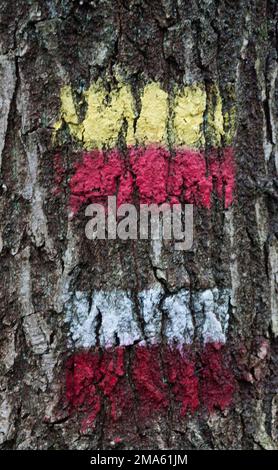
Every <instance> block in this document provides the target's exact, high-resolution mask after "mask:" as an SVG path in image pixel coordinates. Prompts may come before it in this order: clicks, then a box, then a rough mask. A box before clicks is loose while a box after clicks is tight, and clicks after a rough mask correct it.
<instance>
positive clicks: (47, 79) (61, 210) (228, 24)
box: [0, 0, 278, 449]
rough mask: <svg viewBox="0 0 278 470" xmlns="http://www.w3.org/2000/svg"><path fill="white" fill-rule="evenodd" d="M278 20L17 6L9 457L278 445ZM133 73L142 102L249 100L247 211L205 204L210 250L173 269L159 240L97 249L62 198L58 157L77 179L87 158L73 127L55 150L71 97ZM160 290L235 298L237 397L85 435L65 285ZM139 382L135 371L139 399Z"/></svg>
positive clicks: (217, 5)
mask: <svg viewBox="0 0 278 470" xmlns="http://www.w3.org/2000/svg"><path fill="white" fill-rule="evenodd" d="M275 9H276V2H275V0H241V1H239V0H226V1H222V0H203V1H197V0H184V1H182V0H154V1H146V0H136V1H135V0H134V1H131V0H130V1H122V0H115V1H112V0H94V1H85V0H84V1H82V2H81V1H70V0H64V1H55V0H48V1H35V0H30V1H28V2H26V1H20V0H18V1H17V0H9V1H7V0H6V1H2V2H1V6H0V11H1V38H0V39H1V56H0V76H1V80H0V98H1V112H0V156H1V160H0V161H1V205H0V208H1V219H0V236H1V238H0V240H1V244H0V245H1V254H0V259H1V279H0V299H1V304H0V306H1V310H0V319H1V338H0V353H1V369H0V370H1V388H0V442H1V447H2V448H3V449H10V448H11V449H62V448H72V449H89V448H90V449H95V448H113V446H114V447H115V446H120V448H132V447H133V448H154V449H156V448H170V449H171V448H177V449H191V448H197V449H229V448H230V449H234V448H238V449H262V448H264V449H277V446H278V395H277V392H278V373H277V371H278V343H277V336H278V307H277V303H278V301H277V298H278V290H277V276H278V254H277V227H278V225H277V223H278V222H277V197H278V194H277V180H275V178H276V176H277V167H278V155H277V138H278V134H277V117H278V113H277V103H278V88H277V83H278V82H277V16H276V15H277V13H276V11H275ZM118 70H121V73H124V75H125V79H126V81H127V82H128V83H130V84H131V85H132V89H133V92H134V93H135V95H136V93H137V92H138V90H139V88H140V86H142V84H145V83H147V82H148V81H156V82H160V83H161V86H162V87H163V89H165V90H170V89H171V87H172V86H173V83H176V84H178V85H182V84H183V83H187V82H198V83H204V84H205V86H206V87H209V86H210V84H211V83H217V84H218V87H219V89H220V93H221V96H222V102H223V107H224V108H225V107H226V108H228V107H229V102H230V100H231V94H234V97H235V101H236V113H237V118H236V124H237V125H236V133H235V137H234V142H233V147H234V153H235V162H236V191H235V197H234V203H233V205H232V207H230V208H229V209H225V208H224V206H223V205H221V204H220V203H217V201H216V202H215V204H214V205H213V207H212V209H211V211H210V212H209V214H207V213H206V212H205V211H202V209H200V210H199V211H198V212H197V214H196V219H195V224H196V236H195V245H194V246H195V248H194V251H193V252H184V253H182V252H175V251H173V250H172V251H171V250H166V249H165V250H164V251H163V256H162V259H161V260H160V262H159V263H161V264H159V265H157V262H156V261H155V260H154V257H153V256H152V255H151V254H150V248H149V243H148V242H140V243H139V242H138V243H137V242H133V241H127V242H121V241H118V240H115V241H113V240H112V241H110V242H99V243H98V244H93V243H92V242H90V241H88V240H86V239H85V236H84V224H85V217H84V216H83V215H78V217H77V218H75V219H74V221H69V219H68V212H67V188H66V186H65V190H64V191H63V193H62V195H61V194H60V195H58V196H57V195H55V194H54V193H53V188H54V186H55V158H54V157H55V155H56V154H57V151H59V152H60V154H62V155H63V158H64V161H66V171H67V172H68V173H67V174H68V175H70V174H71V168H72V165H73V162H74V161H76V154H78V151H79V150H80V145H79V144H78V143H76V142H75V141H74V140H73V139H72V137H71V134H70V132H68V130H67V127H66V126H64V128H63V130H62V132H61V135H60V138H59V139H60V140H59V144H58V143H57V141H54V140H53V126H54V124H55V122H56V121H57V120H58V116H59V109H60V90H61V87H62V86H63V85H65V84H67V85H69V84H71V86H72V89H73V90H75V92H76V93H77V95H78V93H81V91H80V90H83V89H84V88H88V86H89V85H90V84H91V83H92V82H93V81H95V80H97V79H98V78H99V77H107V76H108V77H110V78H109V79H110V80H111V81H112V82H113V80H114V77H115V76H116V75H117V71H118ZM231 90H232V92H231ZM138 93H139V92H138ZM82 112H85V110H83V111H82V106H80V113H81V114H82ZM81 117H82V116H81ZM120 144H121V143H120ZM161 273H162V274H161ZM154 282H155V283H157V284H159V285H161V287H162V288H163V289H164V296H165V298H167V296H168V297H169V296H170V295H171V293H173V292H178V291H179V289H181V288H182V287H184V286H186V287H187V288H189V289H195V290H196V289H197V290H201V289H207V288H208V287H215V286H216V287H219V288H222V287H229V288H231V298H230V306H229V312H230V321H229V330H228V340H227V346H226V347H227V350H228V351H229V360H230V363H231V369H232V371H233V374H234V376H235V381H236V389H235V393H234V396H233V402H232V404H231V406H230V407H229V408H228V409H227V410H220V409H215V410H213V413H209V412H208V411H207V410H206V409H203V408H202V407H201V408H199V409H198V411H197V412H196V413H192V414H191V413H190V412H188V413H187V414H186V416H185V417H180V415H179V414H176V413H175V412H174V411H173V410H172V409H171V407H170V408H169V410H168V412H167V413H166V414H163V413H161V414H159V413H158V415H156V416H154V417H153V418H152V419H151V420H150V421H149V422H147V423H145V422H141V421H140V419H139V418H137V419H135V418H134V417H133V416H130V417H129V419H127V420H126V421H125V422H124V421H123V422H121V421H120V422H119V423H118V424H117V428H116V431H115V430H114V429H112V428H113V426H112V424H111V422H110V420H109V417H108V416H107V413H106V407H105V406H104V405H103V406H102V408H101V412H100V413H99V414H98V416H97V418H96V422H95V426H94V427H92V428H88V429H86V430H85V431H83V432H82V431H81V430H80V417H79V414H80V413H82V410H81V411H80V413H71V412H70V410H69V407H68V405H67V403H66V401H65V400H64V399H63V397H64V396H65V363H66V361H67V357H68V355H69V354H70V353H71V352H72V351H69V347H68V338H67V335H68V326H67V324H66V323H65V322H64V316H65V312H64V304H63V293H64V290H65V288H66V287H67V286H70V289H71V290H72V291H82V292H85V293H86V292H87V293H88V295H90V293H91V292H92V291H93V289H97V288H105V289H107V290H109V289H111V290H112V289H115V288H118V287H120V288H121V289H130V288H132V289H133V292H134V295H135V296H136V293H137V292H138V291H139V290H140V289H142V288H144V287H145V286H146V285H149V284H151V283H154ZM67 288H68V287H67ZM128 354H130V355H132V354H133V353H132V351H127V352H126V355H127V356H128ZM129 359H130V358H129V357H126V358H125V361H126V363H127V364H128V363H129ZM158 360H159V356H158ZM133 379H134V376H132V372H131V370H129V368H128V367H127V369H126V380H127V381H129V382H130V384H129V385H130V386H131V388H132V381H133ZM135 399H136V398H135Z"/></svg>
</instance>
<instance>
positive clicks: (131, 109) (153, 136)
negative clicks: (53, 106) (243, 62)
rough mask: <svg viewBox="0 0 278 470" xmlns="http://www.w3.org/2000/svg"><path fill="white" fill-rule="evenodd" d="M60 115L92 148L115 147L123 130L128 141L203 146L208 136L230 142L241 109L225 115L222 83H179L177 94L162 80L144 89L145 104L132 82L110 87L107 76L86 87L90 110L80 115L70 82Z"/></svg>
mask: <svg viewBox="0 0 278 470" xmlns="http://www.w3.org/2000/svg"><path fill="white" fill-rule="evenodd" d="M60 98H61V109H60V119H59V120H58V121H57V123H56V124H55V126H54V128H55V132H57V131H58V130H59V129H60V128H61V126H62V124H63V122H64V123H66V124H67V125H68V128H69V131H70V133H71V135H72V136H73V138H74V139H76V140H77V141H79V142H80V143H81V145H82V146H83V147H84V148H86V149H92V148H103V147H104V148H111V147H113V146H115V145H116V144H117V142H118V140H119V137H120V136H121V135H122V137H124V139H125V141H126V143H127V145H132V144H136V143H138V144H146V143H148V144H149V143H163V144H166V145H167V143H169V141H170V140H171V142H172V143H174V144H175V145H182V146H188V147H193V148H199V147H202V146H204V143H205V141H206V142H208V143H209V144H210V145H212V146H221V145H222V144H223V141H224V144H225V145H229V144H231V142H232V139H233V135H234V129H235V109H234V107H231V109H230V110H229V112H226V113H225V115H224V116H223V112H222V99H221V95H220V92H219V89H218V87H217V86H216V85H213V86H212V87H211V89H210V90H209V92H207V91H206V90H205V87H204V86H203V85H198V84H195V85H191V86H186V87H184V88H183V89H177V90H176V91H175V93H174V98H173V97H172V96H171V97H169V96H168V93H166V92H165V91H164V90H163V89H162V87H161V86H160V84H159V83H157V82H151V83H149V84H147V85H146V86H145V87H144V89H143V90H142V93H141V103H140V109H137V108H136V101H135V98H134V96H133V94H132V91H131V88H130V86H129V85H127V84H125V83H121V82H119V83H118V84H117V86H115V87H114V88H112V90H110V92H108V91H107V89H106V88H105V85H104V83H103V82H102V81H101V80H98V81H97V82H95V83H93V84H92V85H91V86H90V87H89V89H88V90H86V91H85V92H84V99H85V101H86V104H87V111H86V114H85V118H84V120H83V121H80V120H79V117H78V113H77V108H76V106H77V105H76V103H75V102H74V97H73V93H72V89H71V87H70V86H68V85H67V86H64V87H63V88H62V90H61V95H60Z"/></svg>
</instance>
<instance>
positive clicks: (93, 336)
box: [65, 284, 230, 348]
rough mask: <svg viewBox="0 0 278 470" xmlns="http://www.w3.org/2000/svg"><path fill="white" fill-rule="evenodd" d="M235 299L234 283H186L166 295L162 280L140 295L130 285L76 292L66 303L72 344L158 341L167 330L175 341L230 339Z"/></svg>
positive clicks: (167, 335) (112, 344) (87, 344)
mask: <svg viewBox="0 0 278 470" xmlns="http://www.w3.org/2000/svg"><path fill="white" fill-rule="evenodd" d="M229 299H230V290H229V289H222V290H219V289H217V288H214V289H206V290H202V291H197V292H193V293H192V292H190V291H189V290H187V289H181V290H180V291H179V292H177V293H175V294H172V295H165V292H164V290H163V288H162V286H160V284H157V285H155V286H154V287H153V288H150V289H146V290H143V291H141V292H140V293H139V294H138V295H137V299H134V297H133V296H132V294H131V292H130V291H124V290H112V291H103V290H97V291H94V292H93V294H92V297H91V298H89V297H88V294H87V293H85V292H75V293H74V294H73V295H72V296H71V297H70V299H69V300H68V301H67V302H66V304H65V309H66V322H67V323H68V324H69V339H70V346H75V347H80V348H90V347H94V346H97V345H100V346H102V347H104V348H109V347H112V346H115V345H121V346H128V345H132V344H134V343H141V344H145V343H146V342H147V343H151V344H155V343H159V342H160V340H161V335H162V334H163V335H164V337H166V338H167V342H168V344H169V345H173V344H176V345H183V344H191V343H192V342H193V341H194V339H198V340H200V341H203V342H204V343H210V342H220V343H225V341H226V333H227V327H228V321H229ZM135 300H136V301H135Z"/></svg>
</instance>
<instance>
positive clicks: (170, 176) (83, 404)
mask: <svg viewBox="0 0 278 470" xmlns="http://www.w3.org/2000/svg"><path fill="white" fill-rule="evenodd" d="M211 93H212V94H213V99H211V98H212V96H208V95H207V91H206V90H205V88H204V87H203V86H202V85H198V84H195V85H191V86H186V87H183V88H182V89H181V88H176V89H175V90H174V91H173V93H171V94H169V93H167V92H166V91H165V90H163V89H162V87H161V86H160V85H159V84H158V83H155V82H153V83H149V84H147V85H146V86H145V87H144V89H142V91H141V101H140V105H138V100H137V101H136V100H135V98H134V96H133V94H132V90H131V88H130V87H129V85H127V84H124V83H122V82H119V83H118V84H117V85H115V86H114V87H112V89H109V91H107V90H106V88H105V85H104V83H103V82H102V81H100V80H99V81H97V82H96V83H93V84H92V85H91V86H90V87H89V89H88V90H87V91H85V92H84V96H83V100H85V102H86V106H87V108H86V112H85V116H84V118H83V120H80V118H79V112H78V103H77V102H76V100H75V98H74V94H73V92H72V89H71V88H70V87H69V86H65V87H64V88H63V89H62V91H61V112H60V119H59V120H58V122H57V123H56V125H55V136H56V138H57V133H59V130H60V129H62V128H63V126H64V125H66V126H67V127H68V130H69V132H70V133H71V135H72V137H73V139H74V140H75V144H76V146H77V147H82V149H83V154H82V156H81V158H80V159H79V161H78V162H77V163H76V164H75V167H74V171H73V174H72V176H71V177H70V179H69V183H68V184H69V190H70V195H69V207H70V210H71V212H72V213H73V214H77V213H78V212H79V211H80V210H81V208H82V207H84V205H87V204H90V203H92V202H98V203H102V204H105V203H106V200H107V196H112V195H117V203H118V205H120V204H122V203H126V202H128V203H133V202H134V203H135V201H136V203H138V202H139V203H144V204H152V203H157V204H162V203H164V202H168V203H170V204H176V203H192V204H194V205H196V206H201V207H203V208H205V209H206V210H207V211H209V210H210V208H211V206H212V203H213V195H214V197H216V198H218V199H219V200H220V201H223V206H224V207H225V208H228V207H229V206H230V205H231V204H232V202H233V193H234V184H235V169H234V158H233V147H232V137H233V132H234V108H231V109H230V110H229V111H228V112H226V113H223V110H222V100H221V96H220V93H219V90H218V88H217V87H216V86H214V87H212V91H211ZM123 140H124V142H125V143H126V147H125V148H124V150H121V149H122V148H123V146H122V145H119V142H122V141H123ZM207 140H209V143H210V146H209V149H206V150H204V147H205V142H207ZM55 168H56V184H57V185H61V184H62V183H63V176H64V165H63V161H62V157H61V156H60V155H56V160H55ZM58 189H59V188H58ZM137 296H138V299H137V306H136V308H135V305H134V298H133V297H132V296H131V295H130V293H129V292H125V291H121V290H117V289H116V290H114V291H108V290H107V291H106V290H105V289H103V290H99V291H95V292H94V293H93V294H92V298H91V300H90V302H89V301H88V299H87V296H86V295H84V293H83V292H71V293H69V295H68V300H67V302H66V304H65V310H66V322H67V324H68V325H69V336H70V341H69V346H70V347H74V348H77V349H78V352H75V353H74V354H73V355H72V356H71V357H70V358H69V360H68V362H67V368H66V399H67V402H68V404H69V406H70V409H71V410H72V411H78V410H79V411H83V412H84V411H85V413H86V418H85V420H84V421H83V427H84V428H86V427H87V426H88V425H90V426H91V425H92V424H93V423H94V421H95V419H96V418H97V416H98V415H99V413H100V411H101V407H102V405H103V400H105V403H106V407H107V413H108V414H109V416H110V418H111V421H117V420H119V419H121V420H122V419H125V417H128V416H134V415H135V414H139V416H140V417H141V418H144V419H145V418H147V417H150V416H151V415H153V414H154V413H157V412H159V413H163V412H166V411H167V409H168V408H169V406H170V404H171V406H172V405H175V406H177V407H178V408H179V410H180V414H181V416H184V415H185V414H186V413H187V412H191V413H193V412H194V411H196V410H197V409H198V408H199V407H200V406H202V407H206V408H207V410H208V411H210V412H211V411H213V409H214V408H217V407H218V408H220V409H224V408H225V407H227V406H229V405H230V404H231V401H232V396H233V392H234V389H235V385H234V378H233V374H232V372H231V369H230V367H229V354H228V351H227V348H226V346H225V343H226V336H227V327H228V321H229V298H230V290H229V289H222V291H221V290H218V289H217V288H212V289H206V290H204V291H196V292H189V291H187V290H186V289H183V290H181V291H179V292H178V293H176V294H172V295H169V296H165V293H162V292H161V291H160V290H159V289H158V288H157V287H155V286H153V288H150V289H149V290H148V291H141V292H138V294H137ZM192 302H193V307H192ZM138 306H139V307H138ZM138 308H139V310H140V315H141V317H142V319H143V320H144V324H145V331H144V332H142V331H141V326H140V324H138ZM192 309H193V311H194V312H192ZM100 311H101V314H102V324H101V325H100V326H99V324H98V315H99V312H100ZM162 311H164V312H165V313H166V314H167V321H166V326H165V325H164V328H165V331H164V335H163V337H164V338H166V340H167V344H165V342H164V343H163V345H162V343H161V337H162V336H161V331H162V330H161V329H162V317H161V315H162ZM136 312H137V313H136ZM194 317H195V318H194ZM196 325H198V327H196ZM196 328H197V330H196V331H195V329H196ZM97 336H98V339H97ZM115 338H117V341H116V340H115ZM130 348H132V354H130ZM127 367H128V370H129V373H130V374H131V381H132V384H133V387H132V388H131V387H130V382H129V381H128V380H127V374H126V370H127ZM135 396H136V404H135Z"/></svg>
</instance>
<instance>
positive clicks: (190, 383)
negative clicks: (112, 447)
mask: <svg viewBox="0 0 278 470" xmlns="http://www.w3.org/2000/svg"><path fill="white" fill-rule="evenodd" d="M226 356H227V350H226V348H225V346H223V345H220V344H208V345H206V346H205V347H204V348H203V350H202V351H201V353H198V354H196V353H193V351H192V350H191V349H190V347H188V346H186V347H184V349H183V350H182V351H180V350H177V349H173V348H172V349H171V348H169V347H162V346H150V347H142V346H135V347H134V348H132V350H130V349H128V348H123V347H117V348H115V349H111V350H105V351H101V350H97V351H89V352H85V351H83V352H79V353H76V354H74V355H73V356H72V357H70V358H69V360H68V362H67V367H66V400H67V403H68V406H69V409H70V411H71V413H82V415H83V422H82V428H83V430H85V429H86V428H88V427H91V426H93V425H94V422H95V420H96V419H97V417H98V415H99V414H100V411H101V409H102V410H105V412H106V415H107V416H108V419H109V421H111V423H117V422H123V423H124V422H125V420H126V421H129V420H130V419H131V417H134V416H137V419H138V420H140V421H141V422H142V421H146V420H148V419H150V418H152V417H153V416H154V415H157V414H165V413H166V412H167V410H168V408H169V406H171V409H176V410H178V411H179V413H180V416H181V417H182V416H185V415H186V414H187V413H188V412H190V413H194V412H195V411H196V410H197V409H198V408H199V407H200V406H202V407H203V406H205V407H206V409H207V410H208V411H209V412H212V411H213V410H214V409H216V408H220V409H221V410H223V409H224V408H226V407H228V406H230V404H231V402H232V397H233V393H234V390H235V383H234V377H233V373H232V371H231V369H230V368H229V362H228V361H227V357H226ZM127 370H128V371H129V374H130V378H131V382H132V387H131V385H130V382H129V381H128V380H127ZM84 416H85V418H84ZM132 419H133V418H132Z"/></svg>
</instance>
